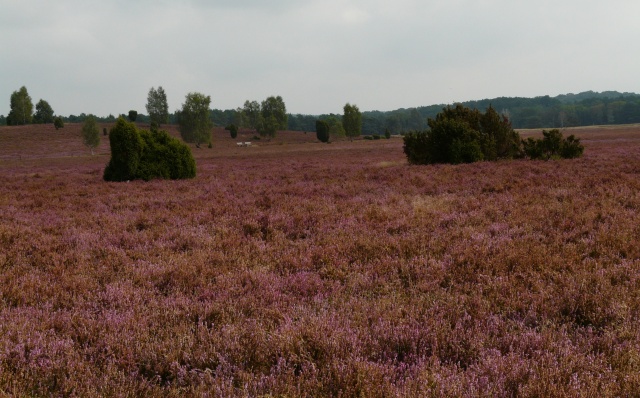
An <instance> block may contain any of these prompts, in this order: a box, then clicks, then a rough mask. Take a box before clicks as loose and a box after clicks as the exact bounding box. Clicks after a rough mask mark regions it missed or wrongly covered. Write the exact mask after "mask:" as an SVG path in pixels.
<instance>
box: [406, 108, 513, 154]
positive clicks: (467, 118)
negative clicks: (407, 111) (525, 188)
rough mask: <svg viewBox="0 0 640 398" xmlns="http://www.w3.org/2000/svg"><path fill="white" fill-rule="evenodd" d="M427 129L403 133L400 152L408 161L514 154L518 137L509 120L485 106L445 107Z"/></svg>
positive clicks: (431, 120)
mask: <svg viewBox="0 0 640 398" xmlns="http://www.w3.org/2000/svg"><path fill="white" fill-rule="evenodd" d="M428 123H429V130H427V131H423V132H410V133H408V134H406V135H405V136H404V153H405V155H406V156H407V159H408V160H409V163H412V164H429V163H470V162H477V161H481V160H497V159H509V158H513V157H516V156H518V154H519V152H520V151H519V147H520V137H519V136H518V133H516V132H515V131H514V130H513V128H512V127H511V123H510V122H509V120H508V119H507V118H506V117H504V116H500V115H498V113H497V112H496V111H495V110H494V109H493V108H492V107H489V109H487V111H486V112H485V113H484V114H483V113H481V112H479V111H478V110H475V109H474V110H472V109H469V108H465V107H463V106H462V105H457V106H456V107H455V108H451V107H447V108H444V109H443V110H442V112H440V113H439V114H438V115H436V118H435V119H429V121H428Z"/></svg>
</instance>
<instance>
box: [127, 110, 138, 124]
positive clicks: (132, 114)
mask: <svg viewBox="0 0 640 398" xmlns="http://www.w3.org/2000/svg"><path fill="white" fill-rule="evenodd" d="M128 117H129V121H131V122H135V121H136V119H137V118H138V112H137V111H134V110H130V111H129V116H128Z"/></svg>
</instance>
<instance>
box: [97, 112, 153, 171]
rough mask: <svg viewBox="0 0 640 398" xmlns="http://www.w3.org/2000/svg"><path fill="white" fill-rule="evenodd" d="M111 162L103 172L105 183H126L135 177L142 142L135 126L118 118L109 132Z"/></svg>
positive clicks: (142, 145)
mask: <svg viewBox="0 0 640 398" xmlns="http://www.w3.org/2000/svg"><path fill="white" fill-rule="evenodd" d="M109 145H110V146H111V160H109V163H108V164H107V167H106V168H105V170H104V179H105V180H106V181H127V180H133V179H135V178H136V176H137V174H136V173H137V171H138V166H139V165H140V158H141V157H142V151H143V150H144V141H143V140H142V137H140V134H139V133H138V130H137V129H136V126H135V125H134V124H133V123H130V122H127V121H125V120H124V118H122V117H120V118H119V119H118V121H117V122H116V125H115V126H114V127H113V128H112V129H111V131H110V132H109Z"/></svg>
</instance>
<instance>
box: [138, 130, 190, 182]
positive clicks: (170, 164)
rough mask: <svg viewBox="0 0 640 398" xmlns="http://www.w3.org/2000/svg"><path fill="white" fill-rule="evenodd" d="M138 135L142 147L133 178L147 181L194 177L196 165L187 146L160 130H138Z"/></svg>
mask: <svg viewBox="0 0 640 398" xmlns="http://www.w3.org/2000/svg"><path fill="white" fill-rule="evenodd" d="M139 134H140V137H142V140H143V142H144V147H143V152H142V156H141V158H140V165H139V166H138V170H137V171H136V177H135V178H139V179H143V180H145V181H149V180H152V179H154V178H161V179H171V180H177V179H184V178H193V177H195V176H196V163H195V160H194V159H193V156H192V154H191V150H190V149H189V147H188V146H186V145H185V144H183V143H182V142H180V141H179V140H178V139H176V138H174V137H172V136H170V135H169V133H167V132H166V131H162V130H161V131H147V130H139Z"/></svg>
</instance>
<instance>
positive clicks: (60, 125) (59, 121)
mask: <svg viewBox="0 0 640 398" xmlns="http://www.w3.org/2000/svg"><path fill="white" fill-rule="evenodd" d="M53 126H54V127H55V128H56V130H58V129H61V128H64V121H63V120H62V118H61V117H60V116H56V117H55V118H54V119H53Z"/></svg>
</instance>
